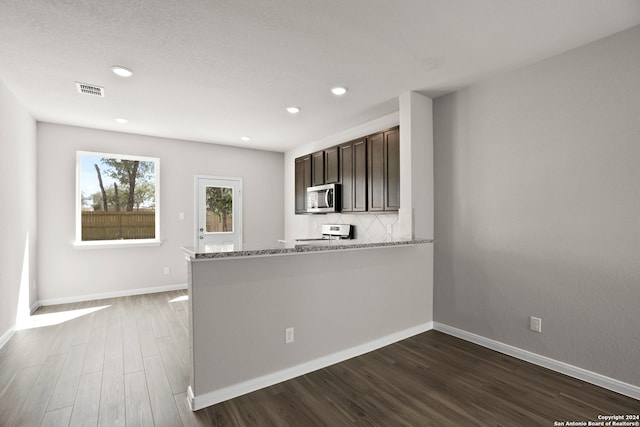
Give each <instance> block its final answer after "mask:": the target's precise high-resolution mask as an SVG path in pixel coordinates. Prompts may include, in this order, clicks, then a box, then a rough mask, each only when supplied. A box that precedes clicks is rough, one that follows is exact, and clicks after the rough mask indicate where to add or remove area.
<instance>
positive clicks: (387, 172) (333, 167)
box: [295, 127, 400, 214]
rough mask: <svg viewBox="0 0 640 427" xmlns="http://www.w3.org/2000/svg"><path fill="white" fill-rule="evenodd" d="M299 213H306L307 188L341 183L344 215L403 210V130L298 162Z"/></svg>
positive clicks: (376, 135) (296, 186)
mask: <svg viewBox="0 0 640 427" xmlns="http://www.w3.org/2000/svg"><path fill="white" fill-rule="evenodd" d="M295 162H296V164H295V180H296V182H295V193H296V194H295V196H296V197H295V199H296V213H297V214H300V213H307V206H306V205H307V188H308V187H311V186H316V185H323V184H331V183H341V190H342V205H341V211H342V212H367V211H371V212H383V211H397V210H398V209H399V208H400V130H399V127H395V128H392V129H388V130H385V131H381V132H377V133H375V134H373V135H370V136H368V137H362V138H358V139H355V140H353V141H350V142H345V143H344V144H340V145H337V146H334V147H330V148H326V149H324V150H322V151H317V152H315V153H312V154H308V155H306V156H302V157H298V158H297V159H296V160H295Z"/></svg>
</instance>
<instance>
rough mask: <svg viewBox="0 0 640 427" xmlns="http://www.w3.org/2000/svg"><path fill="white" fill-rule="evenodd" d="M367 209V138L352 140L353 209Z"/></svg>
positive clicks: (362, 210)
mask: <svg viewBox="0 0 640 427" xmlns="http://www.w3.org/2000/svg"><path fill="white" fill-rule="evenodd" d="M366 210H367V138H361V139H358V140H356V141H353V211H354V212H365V211H366Z"/></svg>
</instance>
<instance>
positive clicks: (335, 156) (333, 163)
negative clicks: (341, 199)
mask: <svg viewBox="0 0 640 427" xmlns="http://www.w3.org/2000/svg"><path fill="white" fill-rule="evenodd" d="M339 157H340V150H338V147H337V146H336V147H331V148H327V149H326V150H324V182H325V184H333V183H335V182H339V181H340V173H339V172H340V171H339V169H340V165H339Z"/></svg>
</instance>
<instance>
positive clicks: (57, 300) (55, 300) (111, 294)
mask: <svg viewBox="0 0 640 427" xmlns="http://www.w3.org/2000/svg"><path fill="white" fill-rule="evenodd" d="M187 286H188V285H187V284H186V283H178V284H175V285H166V286H154V287H151V288H139V289H127V290H123V291H114V292H104V293H100V294H89V295H80V296H73V297H64V298H51V299H43V300H39V301H38V302H37V304H38V306H37V307H42V306H45V305H57V304H69V303H73V302H81V301H93V300H99V299H106V298H118V297H127V296H131V295H142V294H155V293H157V292H168V291H177V290H180V289H187ZM37 307H36V308H37Z"/></svg>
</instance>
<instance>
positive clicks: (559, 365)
mask: <svg viewBox="0 0 640 427" xmlns="http://www.w3.org/2000/svg"><path fill="white" fill-rule="evenodd" d="M433 329H435V330H436V331H440V332H444V333H445V334H449V335H453V336H454V337H458V338H460V339H463V340H465V341H470V342H472V343H474V344H478V345H481V346H482V347H486V348H490V349H491V350H495V351H497V352H500V353H503V354H506V355H509V356H513V357H515V358H516V359H521V360H524V361H526V362H530V363H533V364H534V365H538V366H542V367H544V368H547V369H551V370H552V371H556V372H560V373H561V374H565V375H568V376H570V377H573V378H577V379H579V380H582V381H585V382H588V383H591V384H594V385H597V386H599V387H602V388H606V389H608V390H611V391H615V392H616V393H620V394H624V395H625V396H629V397H632V398H634V399H639V400H640V387H638V386H635V385H633V384H628V383H625V382H622V381H619V380H616V379H613V378H609V377H606V376H604V375H601V374H597V373H595V372H591V371H587V370H586V369H583V368H579V367H577V366H573V365H569V364H568V363H564V362H560V361H558V360H555V359H551V358H549V357H546V356H541V355H539V354H536V353H532V352H530V351H527V350H522V349H520V348H518V347H513V346H510V345H508V344H504V343H501V342H499V341H494V340H492V339H489V338H485V337H483V336H480V335H476V334H473V333H471V332H467V331H463V330H462V329H458V328H454V327H452V326H448V325H444V324H442V323H438V322H433Z"/></svg>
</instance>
